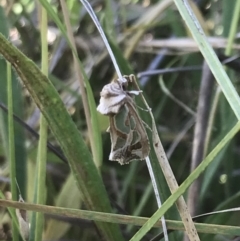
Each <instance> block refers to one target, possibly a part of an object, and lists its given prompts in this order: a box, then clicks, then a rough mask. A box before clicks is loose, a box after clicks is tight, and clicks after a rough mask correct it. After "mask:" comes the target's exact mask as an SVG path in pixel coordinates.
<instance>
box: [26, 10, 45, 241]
mask: <svg viewBox="0 0 240 241" xmlns="http://www.w3.org/2000/svg"><path fill="white" fill-rule="evenodd" d="M39 6H40V5H39ZM39 9H40V12H41V26H40V28H41V46H42V49H41V61H42V63H41V70H42V72H43V74H45V75H48V43H47V26H48V25H47V12H46V10H45V9H44V8H43V7H39ZM47 129H48V125H47V121H46V119H45V117H44V116H43V115H42V114H41V116H40V139H39V145H38V153H37V166H36V178H35V193H34V202H35V203H37V204H44V203H45V193H46V187H45V182H46V160H47ZM31 224H32V225H31V232H30V241H41V240H42V234H43V227H44V216H43V214H42V213H34V214H33V216H32V221H31Z"/></svg>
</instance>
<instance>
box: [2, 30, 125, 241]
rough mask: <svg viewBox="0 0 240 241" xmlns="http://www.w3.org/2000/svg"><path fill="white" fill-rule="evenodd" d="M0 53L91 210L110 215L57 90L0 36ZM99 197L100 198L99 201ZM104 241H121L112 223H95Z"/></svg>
mask: <svg viewBox="0 0 240 241" xmlns="http://www.w3.org/2000/svg"><path fill="white" fill-rule="evenodd" d="M0 53H1V54H2V55H3V56H4V57H5V58H6V59H7V60H8V61H9V62H11V63H12V65H13V66H14V67H15V69H16V71H17V73H18V75H19V77H20V78H21V79H22V81H23V83H24V84H25V86H26V88H27V89H28V91H29V93H30V94H31V96H32V98H33V99H34V101H35V103H36V104H37V105H38V107H39V109H40V110H41V112H42V113H43V115H44V116H45V118H46V120H47V122H48V125H49V127H50V129H51V130H52V133H53V134H54V136H55V137H56V139H57V140H58V142H59V144H60V146H61V148H62V150H63V152H64V154H65V156H66V158H67V159H68V161H69V165H70V167H71V170H72V172H73V175H74V177H75V179H76V182H77V184H78V187H79V189H80V191H81V192H82V194H83V196H84V198H83V199H84V201H85V204H86V206H87V208H89V209H90V210H98V211H102V212H110V211H111V207H110V203H109V200H108V197H107V193H106V190H105V188H104V185H103V182H102V179H101V178H100V175H99V173H98V171H97V169H96V166H95V165H94V163H93V161H92V157H91V154H90V152H89V150H88V148H87V146H86V144H85V142H84V141H83V138H82V137H81V136H80V134H79V132H78V130H77V128H76V126H75V124H74V123H73V121H72V119H71V117H70V116H69V114H68V112H67V111H66V108H65V106H64V105H63V103H62V101H61V99H60V97H59V95H58V93H57V91H56V90H55V89H54V87H53V85H52V84H51V82H50V81H49V80H48V79H47V77H46V76H45V75H43V74H42V73H41V71H40V70H39V69H38V67H37V66H36V65H35V64H34V63H33V62H32V61H31V60H29V59H28V58H26V56H25V55H23V54H22V53H21V52H20V51H19V50H17V49H16V48H15V47H14V46H13V45H11V44H10V43H9V42H8V41H7V40H6V39H5V38H4V36H3V35H1V34H0ZM99 197H101V198H99ZM96 224H97V226H98V227H99V229H100V230H101V231H102V233H103V235H104V237H105V238H106V240H111V241H112V240H116V241H118V240H122V235H121V233H120V230H119V228H118V227H117V226H116V225H115V224H107V225H106V224H104V223H99V222H97V223H96Z"/></svg>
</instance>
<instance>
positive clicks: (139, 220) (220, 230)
mask: <svg viewBox="0 0 240 241" xmlns="http://www.w3.org/2000/svg"><path fill="white" fill-rule="evenodd" d="M0 206H2V207H14V208H20V209H25V210H29V211H34V212H42V213H46V214H52V215H60V216H62V217H68V218H81V219H85V220H95V221H104V222H107V223H119V224H133V225H136V226H141V225H143V224H144V223H146V221H147V220H148V218H146V217H136V216H129V215H120V214H111V213H103V212H93V211H86V210H79V209H70V208H61V207H53V206H46V205H36V204H30V203H19V202H14V201H8V200H4V199H0ZM195 225H196V228H197V231H198V232H199V233H209V234H222V235H237V236H239V235H240V227H238V226H228V225H215V224H206V223H196V224H195ZM153 227H155V228H160V227H161V221H160V220H158V221H157V222H156V223H155V224H154V226H153ZM167 227H168V228H169V229H173V230H181V231H184V230H185V229H184V225H183V223H182V222H180V221H172V220H167ZM113 240H115V239H113Z"/></svg>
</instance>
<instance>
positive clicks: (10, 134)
mask: <svg viewBox="0 0 240 241" xmlns="http://www.w3.org/2000/svg"><path fill="white" fill-rule="evenodd" d="M7 83H8V85H7V93H8V110H9V111H8V158H9V163H10V178H11V194H12V200H17V188H16V185H15V180H16V159H15V144H14V123H13V96H12V69H11V65H10V63H8V62H7ZM18 235H19V233H18V229H17V226H16V223H15V222H14V220H13V221H12V239H13V241H18Z"/></svg>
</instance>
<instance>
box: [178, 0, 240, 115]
mask: <svg viewBox="0 0 240 241" xmlns="http://www.w3.org/2000/svg"><path fill="white" fill-rule="evenodd" d="M174 2H175V4H176V6H177V8H178V10H179V12H180V14H181V16H182V18H183V19H184V21H185V23H186V24H187V26H188V28H189V30H190V31H191V33H192V36H193V38H194V39H195V41H196V43H197V44H198V47H199V49H200V51H201V53H202V55H203V56H204V58H205V60H206V61H207V63H208V65H209V68H210V69H211V71H212V73H213V75H214V77H215V78H216V80H217V82H218V84H219V85H220V87H221V89H222V92H223V93H224V95H225V97H226V99H227V100H228V102H229V104H230V106H231V108H232V110H233V112H234V113H235V115H236V117H237V118H238V120H239V119H240V99H239V96H238V94H237V91H236V89H235V88H234V86H233V84H232V83H231V80H230V79H229V77H228V75H227V74H226V72H225V70H224V68H223V66H222V64H221V63H220V61H219V60H218V58H217V56H216V54H215V52H214V50H213V48H212V47H211V46H210V44H209V43H208V41H207V39H206V37H205V35H204V32H203V30H202V28H201V26H200V24H199V22H198V20H197V19H196V17H195V15H194V13H193V11H192V9H191V7H190V6H189V4H188V1H187V0H183V1H182V0H174Z"/></svg>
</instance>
